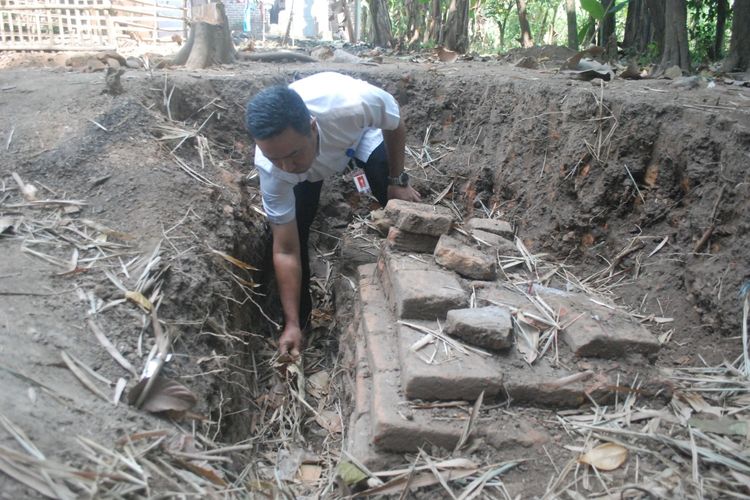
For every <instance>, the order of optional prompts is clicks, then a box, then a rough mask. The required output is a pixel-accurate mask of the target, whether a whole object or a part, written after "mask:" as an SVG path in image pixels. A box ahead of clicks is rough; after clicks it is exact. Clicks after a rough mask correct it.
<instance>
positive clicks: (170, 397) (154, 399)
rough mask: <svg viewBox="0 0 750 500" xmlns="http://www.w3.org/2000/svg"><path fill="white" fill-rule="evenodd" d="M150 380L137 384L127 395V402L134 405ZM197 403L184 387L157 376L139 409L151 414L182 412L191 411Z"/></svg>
mask: <svg viewBox="0 0 750 500" xmlns="http://www.w3.org/2000/svg"><path fill="white" fill-rule="evenodd" d="M149 380H150V379H148V378H145V379H143V380H141V381H140V382H138V384H136V386H135V387H133V388H132V389H131V390H130V392H129V393H128V402H129V403H130V404H131V405H135V403H136V402H137V401H138V399H139V397H140V395H141V392H142V391H143V390H144V388H145V387H146V384H147V383H148V381H149ZM197 402H198V398H197V397H196V396H195V394H194V393H193V392H192V391H191V390H190V389H188V388H187V387H185V386H184V385H182V384H180V383H179V382H176V381H174V380H170V379H167V378H165V377H160V376H157V377H156V379H155V380H154V381H153V383H152V385H151V390H150V391H149V393H148V394H147V395H146V398H145V399H144V400H143V403H142V404H141V409H143V410H146V411H148V412H151V413H159V412H163V411H176V412H182V411H187V410H189V409H191V408H192V407H193V406H195V404H196V403H197Z"/></svg>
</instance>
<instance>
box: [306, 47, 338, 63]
mask: <svg viewBox="0 0 750 500" xmlns="http://www.w3.org/2000/svg"><path fill="white" fill-rule="evenodd" d="M310 56H311V57H314V58H315V59H317V60H319V61H325V60H327V59H330V58H332V57H333V48H332V47H330V46H328V45H325V46H321V47H315V48H314V49H312V50H311V51H310Z"/></svg>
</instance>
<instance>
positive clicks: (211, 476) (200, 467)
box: [176, 459, 229, 488]
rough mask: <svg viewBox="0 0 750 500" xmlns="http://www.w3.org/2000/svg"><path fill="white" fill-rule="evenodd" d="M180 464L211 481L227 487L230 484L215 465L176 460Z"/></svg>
mask: <svg viewBox="0 0 750 500" xmlns="http://www.w3.org/2000/svg"><path fill="white" fill-rule="evenodd" d="M176 462H177V463H178V464H180V465H181V466H183V467H184V468H186V469H187V470H189V471H190V472H192V473H193V474H195V475H197V476H200V477H202V478H203V479H206V480H208V481H210V482H211V483H213V484H215V485H217V486H221V487H222V488H226V487H227V486H229V485H228V484H227V482H226V481H225V480H224V478H222V477H221V476H220V475H219V473H218V472H217V471H216V469H214V468H213V467H209V466H207V465H205V464H197V463H195V462H192V461H190V460H179V459H178V460H176Z"/></svg>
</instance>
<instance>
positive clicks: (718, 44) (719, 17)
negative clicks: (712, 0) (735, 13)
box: [708, 0, 729, 61]
mask: <svg viewBox="0 0 750 500" xmlns="http://www.w3.org/2000/svg"><path fill="white" fill-rule="evenodd" d="M728 10H729V2H728V1H727V0H716V39H715V40H714V46H713V47H712V48H711V51H710V52H709V54H708V57H709V58H710V59H711V60H712V61H718V60H719V59H721V56H722V52H723V51H724V29H725V28H726V24H727V11H728Z"/></svg>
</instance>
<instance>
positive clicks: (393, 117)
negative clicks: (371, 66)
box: [362, 83, 401, 130]
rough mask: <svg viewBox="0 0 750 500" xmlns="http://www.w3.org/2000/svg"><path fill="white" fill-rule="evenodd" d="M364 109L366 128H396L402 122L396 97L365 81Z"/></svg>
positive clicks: (363, 91)
mask: <svg viewBox="0 0 750 500" xmlns="http://www.w3.org/2000/svg"><path fill="white" fill-rule="evenodd" d="M362 110H363V112H364V120H365V122H364V128H379V129H382V130H395V129H396V128H398V124H399V123H400V122H401V114H400V112H399V107H398V103H397V102H396V99H395V98H394V97H393V96H392V95H391V94H389V93H388V92H386V91H385V90H383V89H379V88H377V87H375V86H374V85H370V84H369V83H363V89H362Z"/></svg>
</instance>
